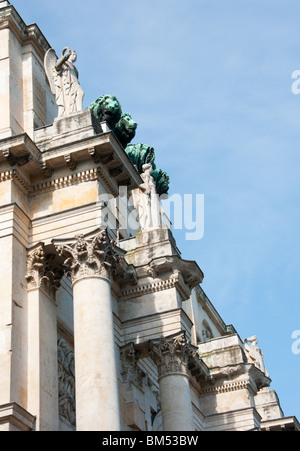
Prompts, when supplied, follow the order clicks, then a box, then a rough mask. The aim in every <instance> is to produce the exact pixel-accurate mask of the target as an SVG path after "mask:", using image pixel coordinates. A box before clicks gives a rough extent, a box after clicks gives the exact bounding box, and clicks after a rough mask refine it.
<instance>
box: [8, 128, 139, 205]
mask: <svg viewBox="0 0 300 451" xmlns="http://www.w3.org/2000/svg"><path fill="white" fill-rule="evenodd" d="M80 163H83V168H84V169H81V170H80V168H81V166H80ZM58 174H59V176H58ZM7 180H14V181H16V182H17V183H18V184H19V185H20V186H21V188H22V189H23V191H25V192H26V193H27V195H29V196H34V195H36V194H39V193H41V192H44V191H51V190H55V189H60V188H64V187H65V186H70V185H73V184H78V183H81V182H86V181H91V180H101V182H102V183H103V185H104V186H105V187H106V189H107V191H108V193H111V194H112V195H113V196H117V195H118V194H119V186H121V185H122V186H124V185H125V186H128V189H133V188H136V187H137V186H138V185H139V184H140V183H141V180H140V176H139V174H138V172H137V171H136V169H135V168H134V167H133V165H132V163H131V162H130V161H129V159H128V157H127V155H126V153H125V151H124V150H123V149H122V148H121V146H119V145H118V143H117V141H116V140H114V137H113V136H112V132H106V133H102V134H98V135H95V136H94V137H90V138H87V139H82V140H80V141H78V142H74V141H72V142H70V143H68V144H66V145H65V146H60V147H58V148H53V149H51V150H50V151H44V152H42V151H41V150H40V149H39V147H38V145H37V144H36V143H35V142H33V141H32V140H31V138H30V137H29V136H28V135H27V134H26V133H23V134H20V135H17V136H13V137H9V138H4V139H2V140H0V183H1V182H5V181H7Z"/></svg>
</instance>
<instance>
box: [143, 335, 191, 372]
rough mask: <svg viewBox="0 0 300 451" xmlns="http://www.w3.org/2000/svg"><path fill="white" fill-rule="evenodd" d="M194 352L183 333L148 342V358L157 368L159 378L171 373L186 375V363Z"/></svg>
mask: <svg viewBox="0 0 300 451" xmlns="http://www.w3.org/2000/svg"><path fill="white" fill-rule="evenodd" d="M194 352H195V351H194V347H192V346H191V345H190V343H189V341H188V340H187V339H186V337H185V332H184V331H181V332H180V333H178V334H175V335H171V336H169V337H163V336H162V337H161V338H160V339H158V340H153V341H151V342H150V356H151V358H152V359H153V360H154V362H155V364H156V366H157V370H158V376H159V377H162V376H166V375H168V374H173V373H181V374H184V375H187V371H188V361H189V359H190V357H191V356H192V355H193V354H194Z"/></svg>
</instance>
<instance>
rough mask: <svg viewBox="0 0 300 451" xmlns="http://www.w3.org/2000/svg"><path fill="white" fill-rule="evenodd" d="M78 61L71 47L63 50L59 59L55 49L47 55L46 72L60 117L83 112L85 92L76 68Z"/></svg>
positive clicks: (45, 60)
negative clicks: (75, 64)
mask: <svg viewBox="0 0 300 451" xmlns="http://www.w3.org/2000/svg"><path fill="white" fill-rule="evenodd" d="M76 59H77V54H76V52H75V50H71V49H69V47H65V48H64V49H63V51H62V52H61V57H60V58H59V59H57V57H56V54H55V51H54V50H53V49H49V50H48V51H47V53H46V55H45V59H44V67H45V72H46V75H47V78H48V81H49V84H50V88H51V92H52V94H54V95H55V101H56V104H57V106H58V117H62V116H69V115H70V114H72V113H77V112H79V111H82V101H83V96H84V92H83V90H82V88H81V86H80V84H79V81H78V71H77V69H76V67H75V66H74V63H75V61H76Z"/></svg>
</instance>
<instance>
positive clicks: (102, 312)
mask: <svg viewBox="0 0 300 451" xmlns="http://www.w3.org/2000/svg"><path fill="white" fill-rule="evenodd" d="M55 245H56V249H57V251H58V253H59V255H63V256H64V257H65V264H66V265H67V266H68V268H69V269H68V273H69V275H70V276H71V277H72V282H73V303H74V345H75V384H76V429H77V430H78V431H118V430H120V429H121V421H120V408H119V392H118V382H117V366H116V357H115V355H116V353H115V342H114V327H113V314H112V299H111V284H110V277H111V270H112V268H114V265H115V264H116V262H117V261H118V254H117V252H116V249H115V247H114V245H113V244H112V243H111V242H110V240H109V238H108V235H107V231H106V230H101V231H100V232H99V231H98V233H97V234H96V235H94V236H93V237H91V238H89V237H88V236H83V235H80V236H78V237H76V239H75V240H74V241H73V242H71V243H70V242H69V243H68V244H67V243H65V244H63V243H61V244H60V245H58V244H55Z"/></svg>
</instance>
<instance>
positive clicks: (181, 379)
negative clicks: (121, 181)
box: [150, 333, 195, 431]
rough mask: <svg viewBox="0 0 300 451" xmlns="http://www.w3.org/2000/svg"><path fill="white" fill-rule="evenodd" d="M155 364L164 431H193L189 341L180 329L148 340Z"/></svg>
mask: <svg viewBox="0 0 300 451" xmlns="http://www.w3.org/2000/svg"><path fill="white" fill-rule="evenodd" d="M150 346H151V353H150V354H151V357H152V358H153V360H154V362H155V363H156V365H157V369H158V381H159V389H160V401H161V410H162V422H163V428H164V431H194V430H195V426H194V417H193V410H192V403H191V393H190V386H189V378H188V373H187V362H188V357H189V352H190V350H189V345H188V343H187V341H186V339H185V335H184V333H180V334H177V335H176V336H171V337H167V338H164V337H162V338H161V339H160V340H155V341H153V342H151V344H150Z"/></svg>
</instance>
